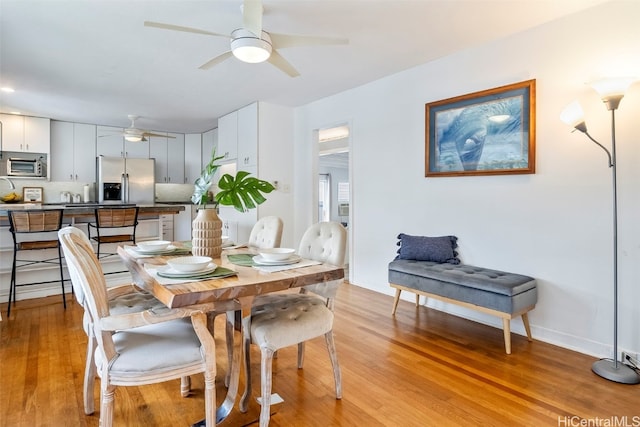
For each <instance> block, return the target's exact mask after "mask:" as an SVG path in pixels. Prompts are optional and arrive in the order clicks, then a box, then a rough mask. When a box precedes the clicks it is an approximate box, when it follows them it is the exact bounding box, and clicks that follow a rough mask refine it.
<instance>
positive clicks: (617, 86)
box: [560, 78, 640, 384]
mask: <svg viewBox="0 0 640 427" xmlns="http://www.w3.org/2000/svg"><path fill="white" fill-rule="evenodd" d="M634 81H635V78H617V79H605V80H599V81H596V82H594V83H592V84H591V86H592V87H593V88H594V89H595V90H596V91H597V92H598V93H599V94H600V97H601V98H602V101H603V102H604V103H605V105H606V106H607V110H609V111H611V151H609V150H608V149H607V148H606V147H605V146H603V145H602V144H600V143H599V142H598V141H596V140H595V139H593V137H591V135H589V132H587V125H586V124H585V122H584V113H583V111H582V108H581V107H580V104H579V103H578V102H577V101H575V102H573V103H571V104H569V105H568V106H567V108H565V109H564V110H563V111H562V114H561V115H560V120H562V121H563V122H565V123H567V124H568V125H570V126H573V127H574V128H575V129H577V130H579V131H580V132H582V133H584V134H585V135H586V136H587V138H589V139H590V140H591V141H593V142H595V143H596V144H597V145H598V146H599V147H600V148H602V149H603V150H604V151H605V152H606V153H607V156H608V157H609V167H610V168H611V173H612V177H613V360H611V359H601V360H598V361H597V362H595V363H594V364H593V365H592V366H591V369H592V370H593V372H595V373H596V374H598V375H599V376H601V377H602V378H606V379H608V380H611V381H615V382H619V383H624V384H638V383H640V375H638V374H637V373H636V372H635V371H634V370H633V369H631V368H630V367H629V366H627V365H625V364H624V363H622V362H619V361H618V195H617V184H616V115H615V111H616V109H617V108H618V105H620V100H621V99H622V97H623V96H624V93H625V92H626V90H627V89H628V88H629V86H630V85H631V84H632V83H633V82H634Z"/></svg>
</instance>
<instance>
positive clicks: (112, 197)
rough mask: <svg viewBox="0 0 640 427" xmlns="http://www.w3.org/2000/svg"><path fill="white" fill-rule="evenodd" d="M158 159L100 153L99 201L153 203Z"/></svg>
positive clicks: (97, 164)
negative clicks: (111, 155)
mask: <svg viewBox="0 0 640 427" xmlns="http://www.w3.org/2000/svg"><path fill="white" fill-rule="evenodd" d="M155 165H156V161H155V159H132V158H125V157H105V156H98V157H97V160H96V187H97V193H98V195H97V196H98V197H97V199H98V202H100V203H114V204H118V203H154V201H155V196H156V186H155V184H156V183H155Z"/></svg>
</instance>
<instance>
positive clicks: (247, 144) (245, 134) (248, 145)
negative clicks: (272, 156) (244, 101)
mask: <svg viewBox="0 0 640 427" xmlns="http://www.w3.org/2000/svg"><path fill="white" fill-rule="evenodd" d="M237 163H238V169H242V168H246V167H248V166H256V165H257V164H258V103H257V102H254V103H253V104H250V105H247V106H246V107H244V108H241V109H240V110H238V157H237Z"/></svg>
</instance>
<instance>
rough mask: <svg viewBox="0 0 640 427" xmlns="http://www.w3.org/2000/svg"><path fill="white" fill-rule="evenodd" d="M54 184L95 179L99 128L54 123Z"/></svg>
mask: <svg viewBox="0 0 640 427" xmlns="http://www.w3.org/2000/svg"><path fill="white" fill-rule="evenodd" d="M49 175H50V177H51V180H52V181H75V182H86V183H90V182H93V181H95V179H96V125H90V124H85V123H70V122H60V121H56V120H52V121H51V171H50V174H49Z"/></svg>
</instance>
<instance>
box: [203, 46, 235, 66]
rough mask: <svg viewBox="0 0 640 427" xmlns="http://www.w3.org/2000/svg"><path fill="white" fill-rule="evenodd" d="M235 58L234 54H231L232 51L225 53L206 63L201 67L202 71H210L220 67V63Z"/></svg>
mask: <svg viewBox="0 0 640 427" xmlns="http://www.w3.org/2000/svg"><path fill="white" fill-rule="evenodd" d="M232 56H233V53H231V51H230V50H229V51H226V52H225V53H223V54H221V55H218V56H216V57H215V58H213V59H210V60H209V61H207V62H205V63H204V64H202V65H201V66H200V67H198V68H200V69H201V70H208V69H209V68H211V67H213V66H214V65H218V64H219V63H221V62H222V61H224V60H225V59H228V58H230V57H232Z"/></svg>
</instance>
